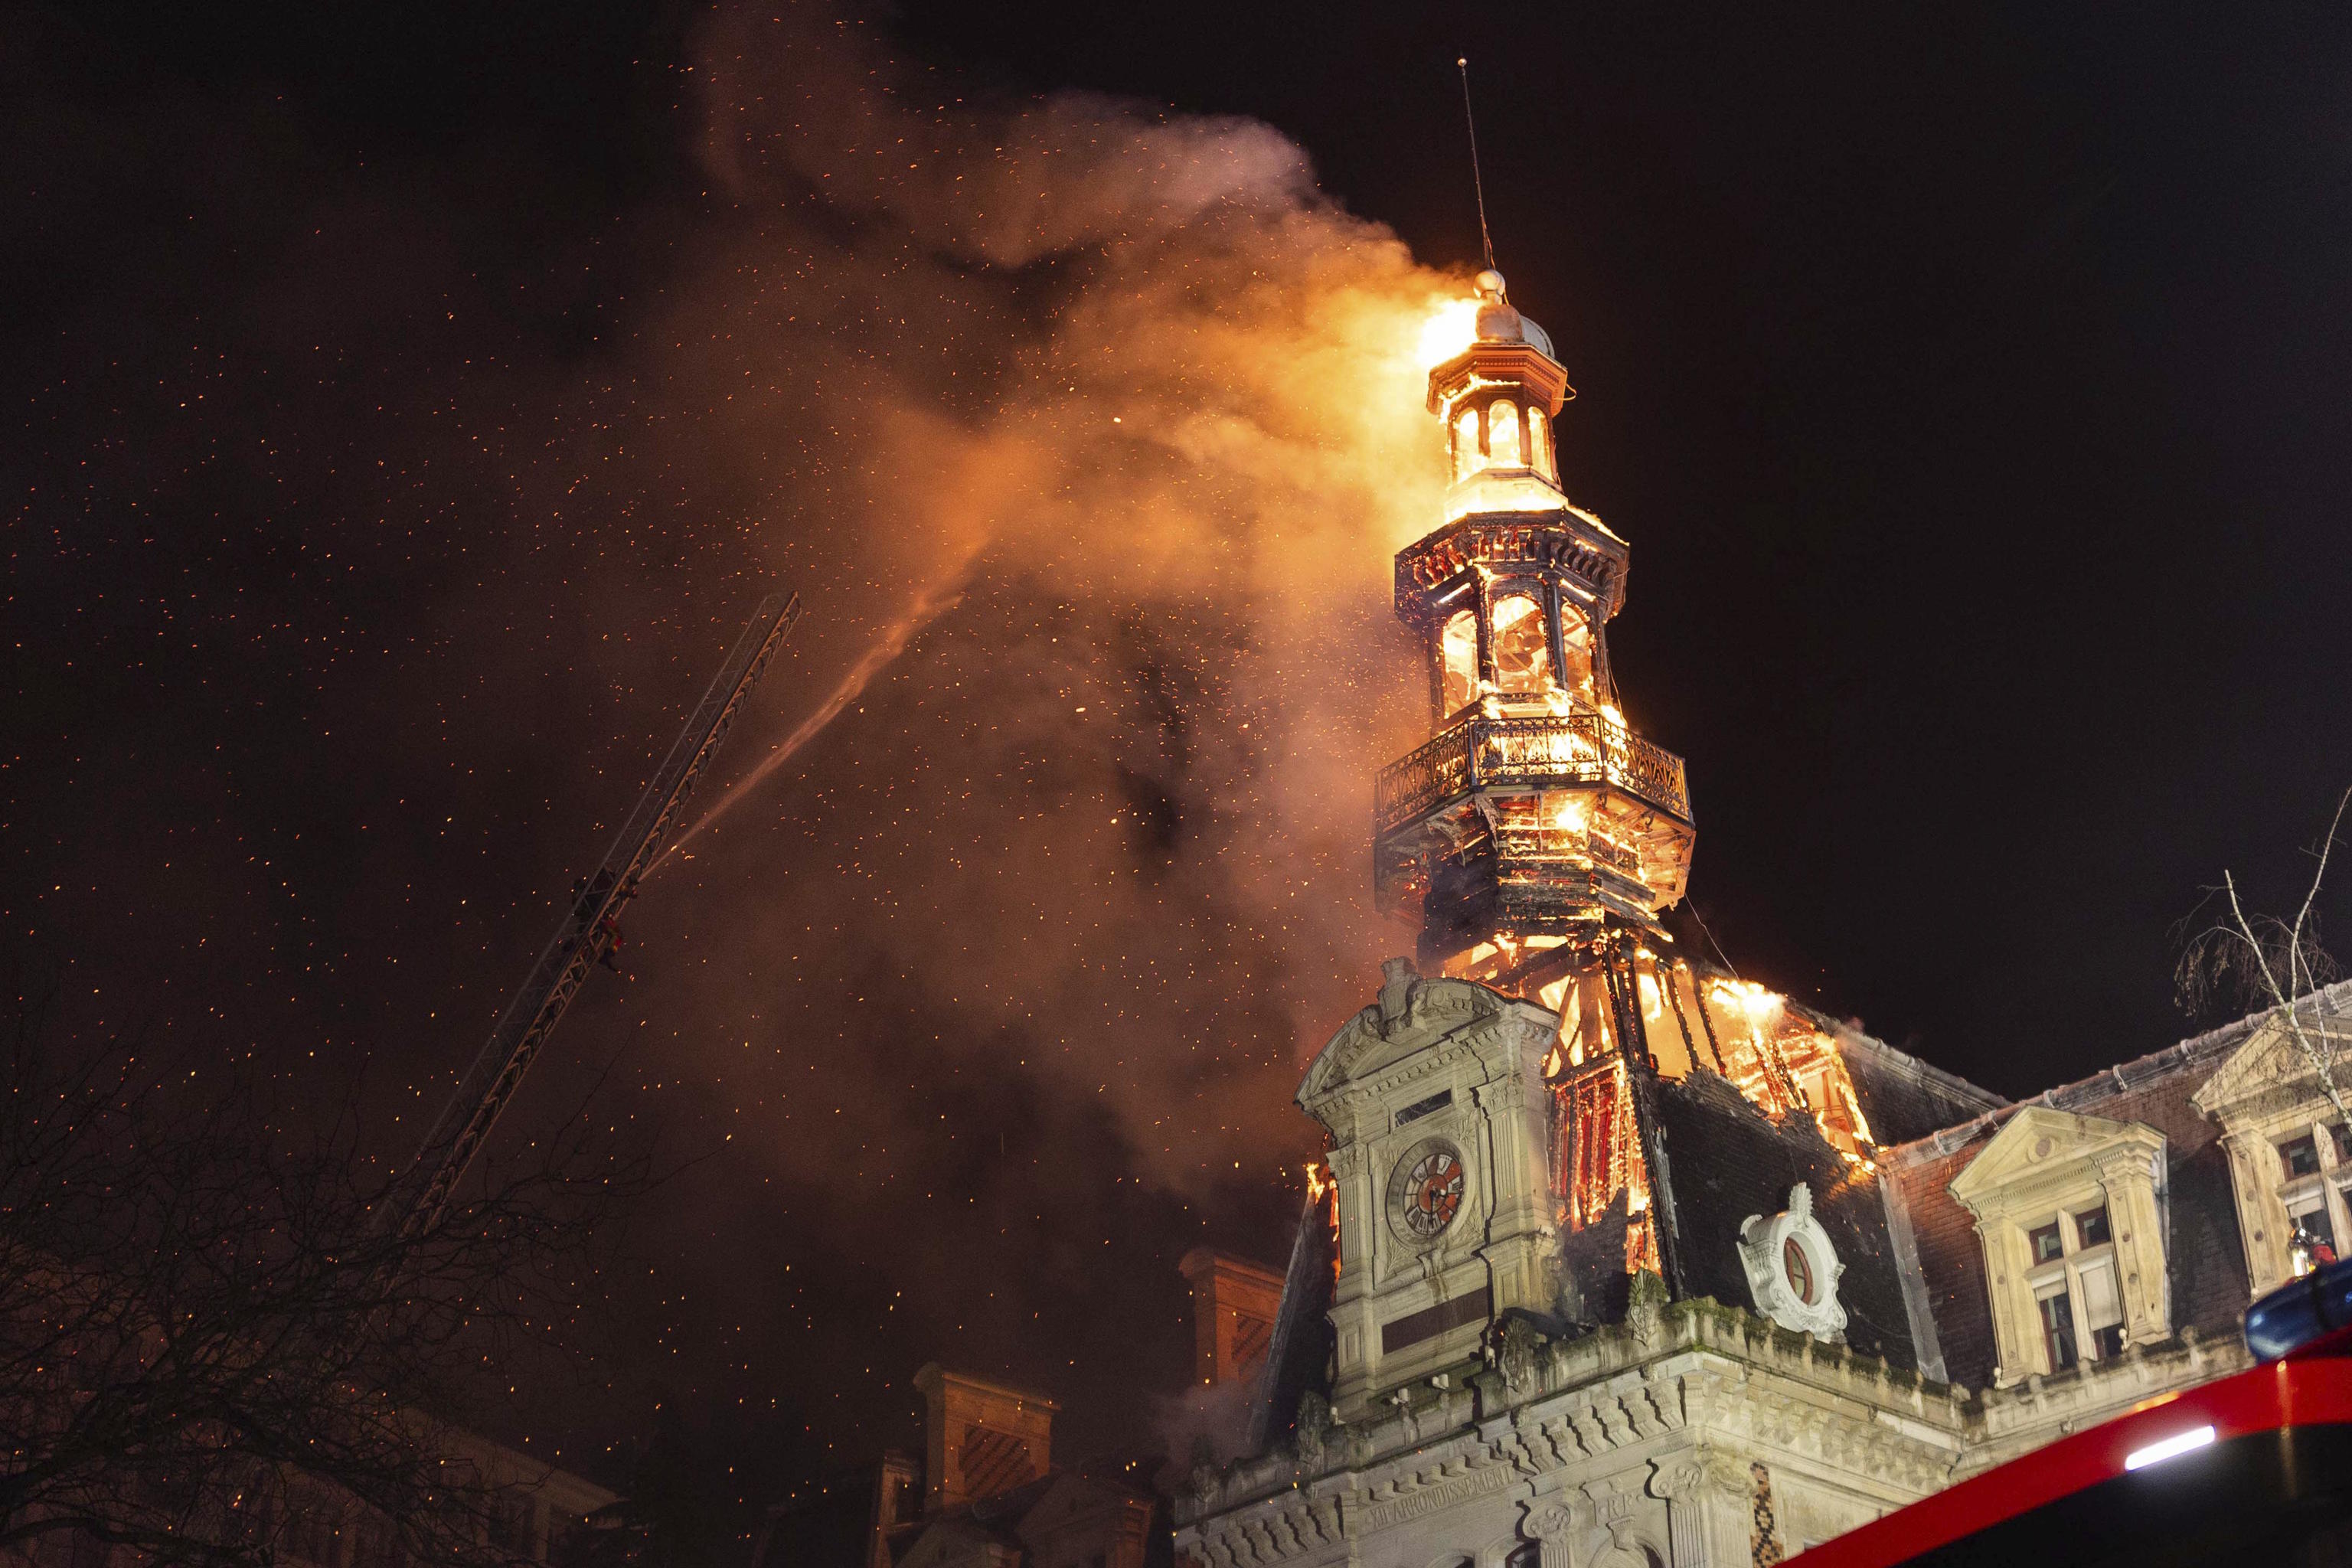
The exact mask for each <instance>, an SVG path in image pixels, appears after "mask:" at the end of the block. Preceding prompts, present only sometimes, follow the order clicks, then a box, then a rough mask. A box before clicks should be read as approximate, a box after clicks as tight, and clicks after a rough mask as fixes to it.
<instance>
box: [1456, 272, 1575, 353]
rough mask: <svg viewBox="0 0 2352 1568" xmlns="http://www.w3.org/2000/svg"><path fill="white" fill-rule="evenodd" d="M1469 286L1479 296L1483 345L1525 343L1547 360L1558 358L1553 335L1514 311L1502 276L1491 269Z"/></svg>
mask: <svg viewBox="0 0 2352 1568" xmlns="http://www.w3.org/2000/svg"><path fill="white" fill-rule="evenodd" d="M1470 287H1471V288H1472V289H1475V291H1476V292H1477V295H1478V341H1479V342H1486V343H1525V344H1527V345H1528V347H1529V348H1531V349H1534V350H1535V351H1536V352H1537V353H1539V354H1541V355H1543V356H1544V358H1546V359H1556V358H1557V357H1558V356H1557V355H1555V354H1554V353H1552V347H1551V334H1550V333H1549V332H1547V331H1544V330H1543V329H1542V328H1541V327H1538V326H1537V325H1536V324H1535V323H1534V322H1533V321H1528V319H1527V318H1526V317H1525V316H1522V315H1520V314H1519V313H1518V311H1517V310H1514V309H1513V308H1512V306H1511V302H1510V300H1509V299H1508V298H1507V295H1506V293H1505V289H1504V283H1503V275H1502V274H1501V273H1499V272H1497V271H1496V270H1495V269H1494V268H1491V267H1489V268H1486V271H1484V272H1481V273H1480V274H1478V276H1477V277H1475V278H1473V279H1471V280H1470Z"/></svg>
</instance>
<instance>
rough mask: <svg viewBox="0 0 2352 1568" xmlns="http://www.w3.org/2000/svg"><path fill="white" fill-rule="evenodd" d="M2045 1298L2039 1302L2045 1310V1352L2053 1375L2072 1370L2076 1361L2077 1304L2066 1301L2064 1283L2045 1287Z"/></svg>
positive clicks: (2043, 1336)
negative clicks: (2075, 1315)
mask: <svg viewBox="0 0 2352 1568" xmlns="http://www.w3.org/2000/svg"><path fill="white" fill-rule="evenodd" d="M2042 1289H2043V1290H2044V1291H2045V1292H2047V1293H2046V1294H2044V1295H2042V1296H2041V1297H2040V1298H2038V1301H2037V1304H2038V1305H2039V1306H2040V1307H2041V1309H2042V1353H2043V1354H2044V1355H2045V1356H2047V1357H2048V1358H2049V1361H2048V1365H2049V1368H2050V1370H2051V1371H2052V1372H2065V1371H2068V1370H2070V1369H2071V1368H2072V1367H2073V1366H2074V1363H2075V1361H2076V1359H2077V1357H2076V1354H2075V1351H2074V1302H2073V1301H2072V1300H2070V1299H2069V1298H2068V1297H2067V1294H2066V1285H2065V1281H2063V1280H2060V1281H2059V1282H2058V1283H2057V1284H2056V1285H2053V1286H2044V1287H2042Z"/></svg>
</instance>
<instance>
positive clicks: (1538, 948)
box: [1374, 271, 1696, 1027]
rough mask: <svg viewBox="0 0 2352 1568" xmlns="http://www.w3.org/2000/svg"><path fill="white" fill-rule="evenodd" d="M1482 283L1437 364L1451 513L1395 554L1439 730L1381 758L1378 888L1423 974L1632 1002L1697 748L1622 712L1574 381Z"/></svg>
mask: <svg viewBox="0 0 2352 1568" xmlns="http://www.w3.org/2000/svg"><path fill="white" fill-rule="evenodd" d="M1475 288H1476V290H1477V313H1476V316H1475V339H1474V341H1473V342H1471V343H1470V344H1469V345H1468V346H1467V347H1466V348H1465V349H1463V350H1462V352H1461V353H1457V354H1455V355H1454V356H1453V357H1452V358H1450V359H1448V360H1446V361H1445V362H1444V363H1441V364H1439V365H1438V366H1437V367H1436V368H1435V369H1433V370H1432V371H1431V372H1430V373H1429V410H1430V412H1431V413H1433V414H1434V415H1436V416H1437V417H1438V418H1439V420H1440V421H1441V422H1442V424H1443V426H1444V430H1445V439H1446V448H1447V453H1448V458H1449V460H1450V462H1451V464H1452V471H1453V484H1452V486H1451V488H1450V489H1448V490H1447V492H1446V500H1445V510H1444V518H1443V520H1442V521H1441V523H1440V525H1439V526H1438V527H1437V528H1436V529H1435V530H1433V531H1432V532H1430V533H1429V534H1427V535H1426V536H1424V537H1423V539H1422V540H1421V541H1420V542H1418V543H1415V544H1413V545H1412V546H1411V547H1410V548H1408V549H1406V550H1405V551H1403V552H1402V553H1400V554H1399V555H1398V557H1397V563H1396V605H1397V614H1398V616H1400V617H1401V618H1402V620H1403V621H1404V623H1405V624H1406V625H1407V626H1411V627H1412V629H1413V630H1414V631H1415V632H1416V633H1417V634H1418V635H1419V636H1420V637H1421V640H1422V644H1423V648H1424V649H1425V652H1426V658H1427V660H1428V668H1429V706H1430V720H1431V728H1432V730H1433V731H1434V733H1433V736H1432V738H1431V739H1430V740H1429V741H1428V742H1425V743H1424V744H1423V745H1422V746H1421V747H1419V748H1418V749H1417V750H1415V751H1414V752H1412V754H1411V755H1409V756H1407V757H1405V758H1403V759H1402V760H1401V761H1399V762H1397V763H1394V764H1392V765H1391V766H1390V767H1388V768H1386V769H1383V770H1382V771H1381V776H1380V781H1379V788H1378V791H1377V796H1376V800H1377V804H1376V807H1375V810H1376V813H1377V822H1376V826H1375V832H1376V839H1375V849H1374V856H1375V877H1376V887H1377V891H1378V895H1379V898H1380V900H1381V906H1382V908H1383V909H1386V910H1390V911H1391V912H1406V911H1409V912H1413V913H1417V914H1418V915H1419V916H1420V919H1421V922H1422V932H1421V943H1420V949H1421V951H1420V959H1421V963H1422V965H1423V967H1424V968H1430V967H1435V968H1436V969H1438V970H1440V971H1442V972H1443V973H1446V974H1449V975H1456V976H1461V977H1464V978H1474V979H1477V980H1481V981H1484V982H1486V984H1489V985H1492V986H1494V987H1495V988H1496V989H1497V990H1501V991H1506V992H1508V993H1510V994H1515V995H1521V996H1528V997H1538V996H1540V997H1541V998H1543V999H1544V1000H1545V1001H1546V1002H1547V1003H1548V1004H1551V1003H1556V1002H1558V1001H1559V999H1561V998H1563V997H1564V996H1565V995H1566V994H1567V993H1568V991H1569V990H1570V988H1571V987H1573V988H1574V989H1576V991H1577V992H1578V994H1579V997H1580V1001H1581V1000H1582V999H1584V998H1585V997H1586V996H1588V995H1590V994H1592V991H1593V988H1594V987H1598V988H1599V990H1600V994H1602V995H1605V996H1609V997H1616V998H1620V999H1622V997H1624V996H1625V995H1627V994H1630V992H1631V988H1632V986H1633V980H1632V976H1633V973H1635V969H1636V967H1637V966H1638V965H1642V964H1645V963H1646V964H1649V965H1651V966H1653V967H1654V965H1655V964H1656V963H1659V962H1660V960H1659V959H1658V958H1657V957H1656V954H1657V952H1659V951H1660V950H1661V944H1662V942H1663V933H1662V932H1661V931H1659V930H1658V928H1657V924H1656V920H1657V916H1658V913H1659V911H1660V910H1664V909H1665V908H1667V907H1668V906H1670V905H1672V904H1673V903H1675V901H1676V900H1679V899H1680V898H1681V897H1682V895H1683V888H1684V882H1685V878H1686V877H1687V876H1688V874H1689V870H1690V858H1691V845H1692V842H1693V839H1694V838H1695V837H1696V833H1695V830H1694V828H1693V826H1692V820H1691V809H1690V799H1689V794H1688V791H1687V790H1686V789H1685V785H1684V782H1683V763H1682V759H1681V758H1679V757H1677V756H1675V755H1673V754H1672V753H1671V752H1665V751H1664V750H1661V749H1660V748H1659V747H1657V746H1655V745H1653V744H1651V743H1650V742H1647V741H1645V740H1643V739H1642V737H1640V736H1639V735H1636V734H1635V733H1633V731H1632V729H1631V728H1630V727H1628V726H1627V724H1626V722H1625V719H1624V715H1623V713H1622V710H1620V709H1619V707H1618V703H1617V688H1616V679H1615V672H1614V670H1613V669H1612V666H1611V662H1610V658H1609V639H1608V624H1609V621H1610V618H1611V617H1612V616H1615V615H1616V614H1617V612H1618V611H1619V610H1620V609H1621V608H1622V607H1623V605H1624V603H1625V575H1626V564H1627V559H1628V556H1629V553H1630V552H1629V551H1628V549H1627V547H1626V543H1625V541H1624V540H1622V538H1620V537H1618V535H1617V534H1616V533H1615V532H1614V531H1612V529H1611V528H1610V527H1609V526H1608V524H1606V523H1604V522H1602V521H1601V520H1600V519H1599V518H1597V517H1595V516H1593V515H1592V514H1591V512H1588V511H1584V510H1580V509H1579V508H1578V507H1576V506H1574V505H1571V504H1570V501H1569V500H1568V497H1567V496H1566V494H1565V493H1563V491H1562V489H1561V488H1560V479H1559V457H1558V453H1557V449H1556V447H1555V445H1554V442H1553V438H1552V422H1553V420H1554V419H1556V418H1557V417H1558V416H1559V410H1560V408H1561V406H1562V405H1563V404H1565V403H1566V402H1567V400H1568V399H1569V398H1570V397H1572V396H1574V395H1575V393H1574V392H1573V390H1572V389H1571V388H1570V386H1569V384H1568V375H1567V373H1566V372H1565V371H1563V370H1562V369H1561V368H1560V366H1559V363H1557V362H1555V361H1554V360H1553V358H1552V355H1551V340H1550V339H1549V337H1547V336H1546V335H1545V334H1544V331H1543V329H1542V328H1540V327H1538V326H1537V325H1536V324H1535V323H1534V322H1533V321H1528V319H1527V318H1526V317H1524V316H1522V315H1520V314H1519V312H1518V311H1517V310H1515V309H1513V307H1512V305H1511V303H1510V301H1509V300H1508V298H1507V296H1506V294H1505V292H1504V283H1503V276H1502V274H1501V273H1499V272H1493V271H1488V272H1482V273H1480V274H1479V275H1478V278H1477V280H1476V284H1475ZM1610 1010H1611V1009H1610V1008H1608V1007H1606V1006H1604V1007H1603V1009H1602V1010H1601V1015H1600V1016H1601V1018H1602V1019H1605V1018H1606V1017H1607V1016H1608V1013H1609V1011H1610ZM1603 1026H1604V1027H1605V1025H1603Z"/></svg>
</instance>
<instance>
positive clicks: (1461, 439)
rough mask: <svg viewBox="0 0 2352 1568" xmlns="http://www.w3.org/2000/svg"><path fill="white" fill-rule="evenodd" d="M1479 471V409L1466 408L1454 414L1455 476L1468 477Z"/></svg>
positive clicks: (1456, 477) (1457, 477)
mask: <svg viewBox="0 0 2352 1568" xmlns="http://www.w3.org/2000/svg"><path fill="white" fill-rule="evenodd" d="M1477 471H1478V411H1477V410H1476V409H1475V408H1465V409H1464V410H1463V411H1462V412H1461V413H1459V414H1457V415H1455V416H1454V478H1455V479H1468V478H1469V477H1470V476H1471V475H1473V474H1475V473H1476V472H1477Z"/></svg>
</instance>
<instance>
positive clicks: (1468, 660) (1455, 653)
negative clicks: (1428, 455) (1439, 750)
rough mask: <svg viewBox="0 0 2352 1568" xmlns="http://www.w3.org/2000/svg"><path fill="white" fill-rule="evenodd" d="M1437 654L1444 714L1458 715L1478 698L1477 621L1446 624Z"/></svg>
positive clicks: (1466, 616)
mask: <svg viewBox="0 0 2352 1568" xmlns="http://www.w3.org/2000/svg"><path fill="white" fill-rule="evenodd" d="M1471 417H1472V418H1474V419H1475V418H1476V417H1477V416H1475V414H1474V415H1472V416H1471ZM1437 651H1438V658H1439V660H1440V661H1441V663H1442V664H1443V665H1444V678H1445V689H1444V706H1445V710H1446V711H1447V712H1448V713H1454V712H1459V711H1460V710H1461V709H1462V707H1463V706H1464V705H1465V703H1467V702H1468V701H1469V700H1471V699H1472V698H1474V697H1475V696H1477V695H1478V617H1477V616H1475V615H1473V614H1472V613H1471V612H1469V611H1468V610H1464V611H1462V612H1461V613H1460V614H1458V615H1456V616H1454V618H1453V619H1452V620H1450V621H1447V622H1446V623H1445V629H1444V631H1443V632H1442V633H1440V634H1439V635H1438V638H1437Z"/></svg>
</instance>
